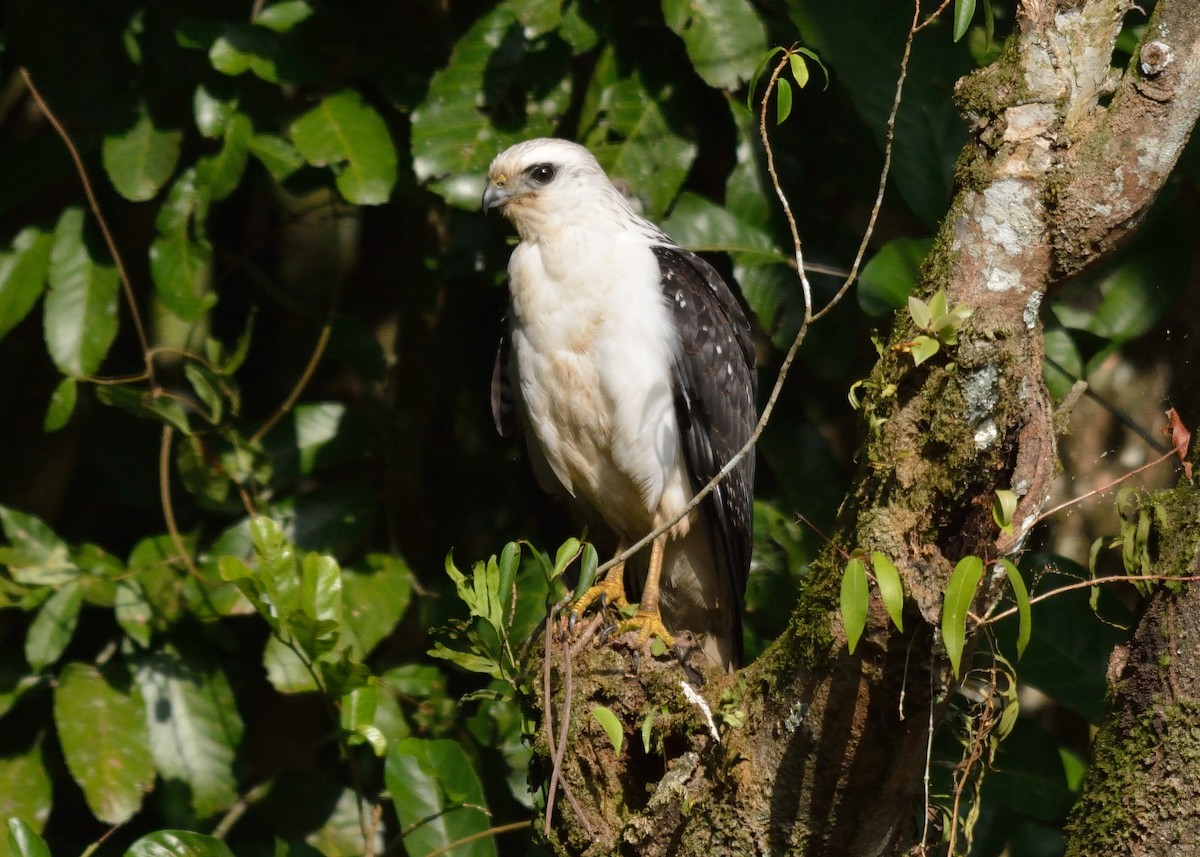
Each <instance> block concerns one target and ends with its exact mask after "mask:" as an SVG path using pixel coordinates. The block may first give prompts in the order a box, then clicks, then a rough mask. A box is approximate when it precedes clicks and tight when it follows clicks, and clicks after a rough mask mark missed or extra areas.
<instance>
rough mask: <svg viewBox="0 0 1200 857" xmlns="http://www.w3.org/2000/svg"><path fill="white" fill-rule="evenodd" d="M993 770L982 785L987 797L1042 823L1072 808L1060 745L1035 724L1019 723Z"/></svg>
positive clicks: (1019, 720) (1060, 816) (1004, 743)
mask: <svg viewBox="0 0 1200 857" xmlns="http://www.w3.org/2000/svg"><path fill="white" fill-rule="evenodd" d="M993 767H994V770H992V771H989V772H988V775H987V777H986V778H985V779H984V783H983V789H984V794H985V795H986V796H987V797H988V798H990V799H993V800H997V801H999V802H1000V803H1002V804H1003V805H1005V806H1007V807H1009V808H1010V809H1012V810H1014V811H1016V812H1019V813H1021V814H1022V815H1030V816H1033V817H1034V818H1038V819H1041V820H1043V821H1055V820H1057V819H1060V818H1062V817H1063V816H1065V815H1066V813H1067V810H1069V809H1070V808H1071V804H1072V802H1073V801H1074V797H1073V795H1072V794H1071V790H1070V789H1069V788H1068V786H1067V777H1066V772H1065V770H1064V768H1063V759H1062V756H1061V755H1060V754H1059V751H1058V745H1057V744H1056V743H1055V741H1054V739H1053V737H1051V736H1050V734H1049V733H1047V732H1046V731H1045V730H1044V729H1043V728H1042V727H1041V726H1039V725H1037V724H1036V723H1034V722H1033V721H1031V720H1028V719H1025V718H1021V719H1018V720H1017V722H1016V725H1015V726H1014V727H1013V731H1012V732H1011V733H1010V734H1009V735H1008V736H1007V737H1005V739H1004V741H1003V742H1001V744H1000V749H999V750H998V751H997V753H996V760H995V763H994V765H993Z"/></svg>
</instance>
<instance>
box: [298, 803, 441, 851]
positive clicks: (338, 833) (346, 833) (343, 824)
mask: <svg viewBox="0 0 1200 857" xmlns="http://www.w3.org/2000/svg"><path fill="white" fill-rule="evenodd" d="M361 806H362V803H361V797H360V796H359V795H358V794H356V793H355V792H354V790H353V789H343V790H342V793H341V794H340V795H338V798H337V803H335V804H334V806H333V812H331V813H330V814H329V817H328V818H326V819H325V821H324V822H323V823H322V824H321V826H320V828H318V829H317V830H314V831H313V832H312V833H310V834H309V835H308V836H306V837H305V838H304V841H305V843H306V844H308V845H310V846H312V847H313V848H315V849H317V850H316V855H313V857H359V855H361V854H363V853H364V850H365V849H364V846H365V844H366V843H364V842H363V828H362V816H361V815H359V811H360V808H361ZM371 845H372V850H373V853H375V854H383V853H385V849H384V842H383V825H377V826H376V828H375V835H374V842H372V843H371ZM310 853H311V852H309V851H303V852H298V853H297V857H310ZM456 853H457V852H450V855H451V857H452V855H454V854H456Z"/></svg>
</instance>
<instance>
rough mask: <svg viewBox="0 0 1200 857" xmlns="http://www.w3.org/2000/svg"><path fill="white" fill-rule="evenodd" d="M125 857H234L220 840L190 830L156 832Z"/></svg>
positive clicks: (137, 844) (131, 846)
mask: <svg viewBox="0 0 1200 857" xmlns="http://www.w3.org/2000/svg"><path fill="white" fill-rule="evenodd" d="M125 857H233V852H232V851H230V850H229V846H228V845H226V844H225V843H224V842H222V841H221V840H220V839H214V838H213V837H211V836H205V835H204V834H203V833H193V832H192V831H190V830H156V831H155V832H154V833H148V834H146V835H145V836H143V837H142V838H141V839H139V840H138V841H137V842H135V843H133V844H132V845H130V846H129V850H128V851H126V852H125Z"/></svg>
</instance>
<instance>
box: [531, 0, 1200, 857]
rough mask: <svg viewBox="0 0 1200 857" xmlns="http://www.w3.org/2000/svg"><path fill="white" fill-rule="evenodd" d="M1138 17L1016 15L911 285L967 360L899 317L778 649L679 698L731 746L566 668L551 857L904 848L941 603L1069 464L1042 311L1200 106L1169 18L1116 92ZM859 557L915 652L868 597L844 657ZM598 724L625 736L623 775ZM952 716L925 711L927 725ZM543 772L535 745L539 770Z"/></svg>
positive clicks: (1183, 2) (673, 678)
mask: <svg viewBox="0 0 1200 857" xmlns="http://www.w3.org/2000/svg"><path fill="white" fill-rule="evenodd" d="M1131 8H1132V3H1131V2H1129V0H1093V1H1092V2H1083V0H1059V1H1058V2H1054V1H1053V0H1036V1H1034V0H1026V2H1024V3H1022V4H1021V6H1020V8H1019V11H1018V27H1019V32H1018V33H1016V34H1015V35H1014V37H1013V38H1012V39H1011V40H1010V42H1009V44H1008V45H1007V47H1006V50H1005V52H1004V54H1003V56H1002V57H1001V59H1000V60H999V61H998V62H996V63H995V64H994V65H992V66H990V67H988V68H986V69H982V70H980V71H979V72H976V73H974V74H972V75H970V76H969V77H967V78H964V80H962V81H961V82H960V84H959V87H958V91H957V94H956V97H957V100H958V104H959V106H960V108H961V109H962V111H963V114H964V116H965V117H966V118H967V121H968V122H969V124H970V126H971V131H972V137H971V142H970V143H969V144H968V146H967V148H966V149H965V150H964V152H963V153H962V156H961V157H960V160H959V173H958V174H959V189H958V192H957V194H956V196H955V199H954V201H953V204H952V207H951V210H950V213H949V214H948V216H947V217H946V219H945V221H944V222H943V225H942V228H941V230H940V232H939V235H938V237H937V240H936V242H935V245H934V248H933V250H932V252H931V254H930V257H929V259H928V261H927V262H926V264H925V267H924V269H923V272H922V282H921V284H920V287H919V288H920V291H921V292H922V293H924V294H925V296H929V295H931V294H933V293H934V292H936V291H938V290H944V291H945V293H946V296H947V298H948V300H949V304H950V306H951V307H954V306H959V305H965V306H968V307H971V308H972V309H973V310H974V312H973V315H972V316H971V317H970V319H969V320H968V321H967V322H966V324H965V325H964V326H963V329H962V331H961V333H960V335H959V341H958V344H957V345H952V346H949V347H946V348H943V349H942V351H941V352H940V353H939V354H938V355H937V356H936V357H935V358H934V359H932V360H930V361H928V362H926V363H923V364H922V365H921V366H919V367H917V366H914V365H913V361H912V359H911V357H910V355H909V354H907V353H906V352H905V350H904V343H906V342H907V341H909V340H911V338H912V337H913V336H914V335H916V334H917V333H919V331H917V330H916V329H915V328H914V327H913V325H912V322H911V320H910V319H909V318H908V317H907V315H901V316H900V317H898V320H897V325H896V330H895V332H894V334H893V339H892V345H893V348H890V349H887V350H886V351H885V353H884V356H883V357H882V358H881V359H880V361H879V363H878V365H877V366H876V367H875V370H874V371H873V373H872V375H871V376H870V378H869V379H867V382H866V385H865V387H866V395H865V403H864V413H865V415H866V416H867V417H868V424H869V425H870V426H871V428H870V430H869V432H868V436H867V438H866V441H865V444H864V448H863V449H862V450H861V452H860V456H859V460H860V462H861V463H862V468H861V473H860V475H859V478H858V480H857V485H856V488H855V490H854V491H853V493H852V494H851V496H850V497H848V498H847V500H846V502H845V503H844V505H843V510H842V516H841V520H840V521H839V527H838V534H837V535H836V536H835V537H834V542H835V544H834V545H833V546H831V547H830V549H829V550H827V551H826V552H825V553H824V555H823V556H822V557H821V558H820V559H819V560H818V561H817V562H816V563H815V564H814V565H813V567H812V568H811V569H810V571H809V574H808V576H807V578H806V584H805V588H804V591H803V592H802V593H801V602H800V606H799V607H798V608H797V611H796V613H795V615H794V616H793V618H792V623H791V626H790V628H789V631H788V633H787V634H785V635H784V636H783V637H782V638H781V639H779V640H778V641H776V643H775V644H774V645H772V647H771V648H770V649H769V650H768V651H767V652H766V653H764V655H763V656H762V657H761V658H760V659H759V660H758V661H757V662H755V663H754V664H753V665H752V666H750V667H749V668H747V669H745V670H743V671H742V673H741V674H740V675H738V676H724V675H721V674H715V673H712V672H711V671H708V672H705V674H704V680H703V681H701V680H697V679H696V678H693V679H691V680H690V681H689V685H690V687H692V688H693V689H694V690H695V691H697V692H698V693H699V694H701V695H702V696H703V697H704V698H705V699H706V700H707V705H708V706H709V708H710V709H711V711H712V713H713V715H714V718H715V726H716V728H717V729H718V730H719V731H720V736H721V740H720V742H718V741H716V740H715V739H714V737H713V735H712V732H711V730H710V728H709V726H708V724H707V722H706V717H705V714H704V712H703V711H702V708H701V706H700V705H699V704H698V703H696V702H693V701H689V699H688V698H687V697H686V695H685V691H684V689H683V687H682V686H681V684H680V682H681V680H687V678H686V676H685V675H684V673H683V671H681V670H680V669H679V667H678V666H676V665H674V664H666V665H660V664H655V665H653V666H648V665H647V664H646V663H644V662H643V663H642V665H641V670H640V671H638V670H635V669H634V668H633V664H632V662H631V658H630V656H629V653H628V652H627V651H626V650H624V649H622V648H620V647H614V646H609V647H605V648H600V649H596V648H592V647H583V648H582V649H581V650H580V651H579V652H578V654H577V655H576V656H575V657H574V658H573V659H572V660H571V665H570V667H569V669H570V672H571V679H572V680H571V682H570V683H569V690H570V693H567V690H568V682H567V681H566V680H565V679H566V672H567V669H568V668H567V665H566V664H565V663H564V661H563V658H562V653H561V652H560V651H559V648H560V647H558V646H555V647H554V650H553V651H552V652H551V653H550V659H549V660H550V663H549V667H550V676H551V678H552V679H553V681H552V687H553V688H554V690H553V692H552V693H551V694H550V697H551V698H550V700H549V704H548V705H547V700H545V699H542V700H540V701H539V704H540V705H541V706H543V707H544V708H543V712H539V715H540V716H542V717H543V720H544V718H545V713H546V712H547V711H548V712H549V714H550V716H551V717H552V723H553V725H554V726H555V728H560V727H561V725H562V724H563V720H562V710H563V708H564V706H568V707H569V709H570V717H569V718H568V721H569V723H568V725H569V730H570V732H569V734H570V740H571V750H570V752H568V753H566V754H565V756H564V758H563V764H562V769H561V777H562V780H563V782H564V783H565V784H566V785H567V787H568V789H569V790H570V792H571V794H572V796H573V797H574V798H575V800H576V803H577V805H578V809H576V808H575V807H573V806H572V805H571V804H570V802H569V801H568V800H565V799H563V798H562V797H560V798H559V799H558V803H557V810H556V823H555V826H554V829H553V831H552V833H551V836H550V839H551V841H552V843H553V844H554V845H555V847H556V848H558V850H559V851H560V852H562V853H570V854H580V853H586V854H592V855H599V854H611V853H623V854H631V855H634V854H636V855H657V854H663V855H666V854H681V855H684V854H746V855H751V854H805V855H838V854H853V855H886V854H899V853H903V852H904V851H905V850H906V849H908V848H909V847H911V846H912V845H913V843H914V842H915V840H916V837H917V835H918V831H916V830H915V829H914V827H913V825H914V820H915V819H916V818H917V817H918V812H919V806H920V803H919V787H920V777H921V771H922V769H923V767H924V758H925V748H926V741H927V738H928V734H927V729H928V723H929V719H930V711H929V706H930V705H931V702H930V693H929V690H930V688H933V690H934V693H933V698H934V699H938V700H942V699H945V698H946V696H947V692H948V690H949V689H950V687H951V686H952V683H953V679H952V677H951V676H950V674H949V670H948V667H947V665H946V661H945V657H944V654H943V653H942V651H941V649H940V644H938V643H937V642H936V641H937V640H938V634H937V631H936V629H937V627H938V626H939V623H940V613H941V600H942V592H943V590H944V588H945V584H946V581H947V579H948V577H949V574H950V572H951V570H952V569H953V567H954V565H955V563H956V562H957V561H958V560H959V559H960V558H962V557H964V556H967V555H976V556H981V557H985V558H988V559H991V558H995V557H997V556H1001V555H1006V554H1009V555H1011V554H1012V553H1014V552H1016V551H1017V550H1018V549H1019V546H1020V542H1021V539H1022V537H1023V535H1024V533H1025V531H1026V530H1027V528H1028V527H1029V526H1031V525H1032V523H1033V521H1034V519H1035V518H1036V516H1037V514H1038V512H1039V511H1040V509H1041V508H1042V505H1043V503H1044V499H1045V497H1046V494H1047V491H1048V489H1049V482H1050V478H1051V476H1052V473H1053V470H1054V466H1055V447H1054V434H1053V416H1054V415H1053V413H1052V410H1051V406H1050V402H1049V398H1048V396H1047V394H1046V391H1045V389H1044V387H1043V384H1042V375H1041V373H1042V368H1041V367H1042V345H1041V327H1040V322H1039V319H1038V309H1039V307H1040V305H1041V303H1042V300H1043V298H1044V296H1045V295H1046V293H1047V291H1048V290H1049V289H1050V288H1052V287H1053V286H1054V285H1055V284H1056V283H1058V282H1060V281H1061V280H1062V279H1064V278H1065V277H1068V276H1070V275H1072V274H1074V273H1076V272H1078V271H1080V270H1083V269H1084V268H1086V267H1088V266H1090V265H1092V264H1094V263H1095V262H1096V261H1097V260H1099V259H1102V258H1104V257H1105V256H1106V255H1107V254H1109V253H1110V252H1111V251H1112V250H1113V248H1114V247H1116V246H1117V245H1118V244H1120V242H1121V241H1122V240H1123V239H1124V238H1125V237H1126V236H1127V235H1128V234H1129V233H1130V231H1131V230H1132V229H1133V228H1134V227H1135V226H1136V224H1137V222H1138V221H1139V219H1140V218H1141V216H1142V214H1143V213H1144V212H1145V210H1146V207H1147V205H1148V204H1149V203H1150V202H1151V201H1152V199H1153V197H1154V195H1155V193H1156V192H1157V190H1158V189H1159V188H1160V187H1161V185H1162V182H1163V181H1164V179H1165V177H1166V175H1167V174H1168V173H1169V171H1170V169H1171V167H1172V165H1173V164H1174V162H1175V160H1176V158H1177V156H1178V154H1179V151H1180V149H1181V148H1182V145H1183V143H1184V142H1185V141H1186V139H1187V136H1188V134H1189V132H1190V129H1191V127H1192V125H1193V124H1194V122H1195V119H1196V113H1197V110H1198V109H1200V57H1198V55H1197V54H1198V51H1200V8H1198V7H1197V4H1196V3H1195V2H1194V0H1163V2H1160V3H1159V4H1158V8H1157V10H1156V12H1155V13H1154V18H1153V19H1152V20H1151V22H1150V26H1149V27H1148V29H1147V33H1146V38H1145V41H1144V43H1143V46H1142V56H1140V57H1136V58H1135V60H1134V64H1133V67H1131V68H1130V69H1129V70H1128V71H1127V72H1126V73H1124V74H1123V75H1121V74H1113V73H1112V72H1111V71H1110V68H1109V60H1110V57H1111V55H1112V48H1113V43H1114V40H1115V38H1116V35H1117V32H1118V30H1119V28H1120V23H1121V20H1122V17H1123V16H1124V14H1125V13H1126V12H1128V11H1129V10H1130V9H1131ZM1156 42H1157V43H1162V44H1165V45H1166V46H1167V48H1166V52H1165V53H1164V52H1163V51H1162V50H1161V49H1160V47H1152V46H1151V43H1156ZM1147 52H1149V54H1151V56H1149V59H1153V60H1155V62H1154V63H1152V64H1148V63H1147V57H1146V56H1145V55H1146V54H1147ZM997 489H1011V490H1013V491H1015V492H1016V493H1017V494H1018V495H1019V496H1020V498H1021V499H1020V503H1019V506H1018V510H1017V515H1016V517H1015V523H1016V527H1015V532H1014V534H1013V536H1011V537H1007V536H1004V535H1003V534H1002V533H1000V532H999V531H998V530H997V527H996V525H995V524H994V523H993V521H992V517H991V504H992V498H993V492H994V491H995V490H997ZM854 548H862V549H866V550H879V551H882V552H883V553H885V554H887V555H888V556H889V557H890V558H891V559H892V560H893V561H894V562H895V564H896V565H897V567H898V568H899V569H900V572H901V575H902V577H903V581H904V587H905V591H906V593H907V594H908V596H909V598H908V600H907V603H906V616H905V619H906V622H905V627H906V630H907V633H906V634H905V635H899V634H896V633H894V632H893V631H891V630H890V629H889V626H888V624H887V621H886V617H885V615H884V614H883V610H882V607H880V606H879V604H878V602H877V599H873V602H872V611H873V612H872V614H871V616H870V617H869V621H868V626H867V630H866V632H865V634H864V636H863V638H862V640H861V641H860V643H859V645H858V648H857V650H856V652H855V655H854V656H853V657H851V656H849V655H848V654H847V653H846V645H845V639H844V635H843V632H842V629H841V626H840V621H839V619H838V611H837V609H836V602H837V591H838V585H839V580H840V575H841V570H842V566H843V562H844V561H843V560H842V559H840V554H839V551H848V550H851V549H854ZM999 591H1000V585H999V581H998V580H997V579H996V578H995V576H994V575H993V576H991V577H989V578H988V579H985V582H984V585H983V587H981V591H980V593H979V595H978V601H977V607H978V608H979V609H985V608H986V607H987V606H988V604H989V603H990V602H991V601H992V600H994V599H995V598H996V597H998V594H999ZM905 680H906V681H907V683H906V685H905V686H904V689H905V695H904V710H903V712H901V710H900V699H901V689H902V682H905ZM723 694H724V698H723ZM596 705H604V706H606V707H607V708H609V709H610V710H611V711H613V712H614V713H615V714H616V715H617V717H618V719H619V720H620V721H621V723H622V724H623V727H624V731H625V734H626V736H627V737H628V740H626V741H625V742H624V745H623V747H622V749H621V750H620V752H616V751H615V748H614V747H613V746H612V744H611V742H610V741H609V739H608V737H607V736H606V734H605V733H604V731H603V729H601V727H600V725H599V723H598V722H597V721H596V719H595V718H594V716H593V715H592V711H593V709H594V707H595V706H596ZM902 714H903V716H901V715H902ZM940 714H941V712H940V708H939V707H936V706H935V710H934V712H933V715H932V716H933V719H934V721H935V722H936V721H937V720H938V719H939V718H940ZM648 717H649V718H651V721H652V722H651V726H650V732H649V734H650V739H651V746H650V750H649V752H647V751H646V750H645V749H644V748H643V745H642V738H641V736H642V734H643V733H642V729H643V724H645V722H646V720H647V718H648ZM552 750H553V748H552V747H551V746H550V745H549V743H548V742H545V743H543V744H541V745H540V746H538V747H537V748H536V753H537V755H538V756H539V758H540V759H541V760H542V762H543V765H544V768H545V770H546V771H547V772H549V771H550V769H551V767H552V762H551V757H552V755H553V753H552ZM547 776H549V774H548V773H547Z"/></svg>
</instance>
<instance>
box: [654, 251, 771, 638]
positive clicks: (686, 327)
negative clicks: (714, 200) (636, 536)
mask: <svg viewBox="0 0 1200 857" xmlns="http://www.w3.org/2000/svg"><path fill="white" fill-rule="evenodd" d="M654 254H655V256H657V257H658V263H659V268H660V270H661V272H662V287H663V293H664V296H665V297H666V299H667V302H668V303H669V305H670V307H671V310H672V313H673V317H674V322H675V327H676V329H677V331H678V333H679V340H680V349H679V352H678V354H677V357H676V359H675V361H674V366H673V367H672V369H673V375H674V384H675V410H676V417H677V420H678V423H679V430H680V434H681V435H682V438H683V448H684V454H685V458H686V459H687V464H688V469H689V472H690V474H691V478H692V486H693V490H696V491H698V490H700V489H701V488H702V487H704V485H706V484H707V483H708V482H709V481H710V480H711V479H712V478H713V477H714V476H716V475H717V473H719V472H720V471H721V470H722V468H724V467H725V465H726V464H728V463H729V461H730V460H731V459H732V458H733V456H734V455H736V454H737V452H738V451H739V450H740V449H741V448H742V447H743V446H744V445H745V444H746V442H747V441H748V440H749V439H750V435H751V434H752V433H753V431H754V426H755V424H756V423H757V421H758V413H757V410H756V406H755V400H756V394H757V378H756V375H755V362H756V361H755V354H754V343H753V340H752V338H751V334H750V324H749V322H748V321H747V319H746V315H745V313H744V312H743V311H742V308H741V306H740V305H739V304H738V301H737V298H735V297H734V295H733V293H732V292H731V291H730V289H729V286H728V285H726V283H725V281H724V280H723V279H722V278H721V275H720V274H719V273H717V271H716V269H715V268H713V266H712V265H710V264H709V263H708V262H705V261H704V260H703V259H701V258H700V257H699V256H697V255H695V254H693V253H689V252H688V251H686V250H683V249H681V248H679V247H674V246H658V247H655V248H654ZM753 489H754V451H753V450H751V451H750V453H749V454H747V455H746V457H745V458H743V459H742V460H741V461H740V462H739V463H738V464H737V466H736V467H734V469H733V470H732V471H731V472H730V473H729V475H728V476H726V477H725V479H724V480H722V482H721V483H720V485H718V486H717V488H716V490H714V491H713V492H712V493H711V494H709V495H708V497H707V498H705V499H704V500H703V501H702V503H701V506H700V514H701V518H702V520H703V522H704V525H705V530H706V532H707V533H708V537H709V540H710V542H711V545H712V550H713V555H714V556H715V557H716V559H717V564H718V569H719V571H720V576H721V579H722V581H723V584H727V585H728V588H729V590H728V593H727V596H728V599H727V601H726V603H730V604H731V608H732V609H730V610H729V614H730V622H731V625H730V629H729V630H730V636H731V638H732V640H733V642H734V649H735V660H740V658H741V638H742V630H741V614H742V600H743V596H744V594H745V591H746V578H747V574H748V572H749V568H750V553H751V548H752V538H753V532H752V531H753V523H754V499H753Z"/></svg>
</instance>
